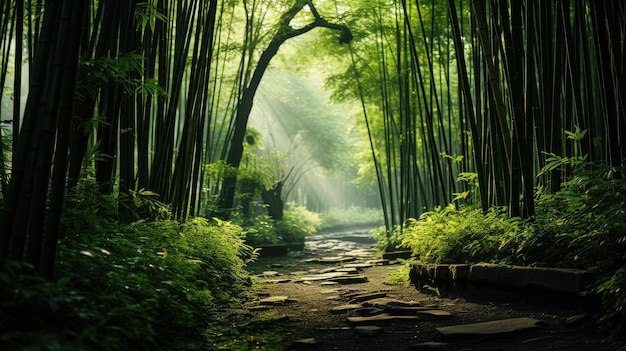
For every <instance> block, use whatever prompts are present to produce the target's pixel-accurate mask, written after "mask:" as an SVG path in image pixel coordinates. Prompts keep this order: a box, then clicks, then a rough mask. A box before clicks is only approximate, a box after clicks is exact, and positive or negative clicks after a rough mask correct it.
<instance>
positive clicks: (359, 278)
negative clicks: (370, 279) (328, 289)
mask: <svg viewBox="0 0 626 351" xmlns="http://www.w3.org/2000/svg"><path fill="white" fill-rule="evenodd" d="M328 280H329V281H331V282H335V283H339V284H344V285H345V284H360V283H366V282H367V277H366V276H363V275H354V274H350V275H348V276H343V277H336V278H331V279H328Z"/></svg>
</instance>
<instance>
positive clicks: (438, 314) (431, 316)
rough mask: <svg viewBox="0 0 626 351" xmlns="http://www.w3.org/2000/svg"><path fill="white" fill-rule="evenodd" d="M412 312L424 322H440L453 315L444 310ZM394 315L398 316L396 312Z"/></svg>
mask: <svg viewBox="0 0 626 351" xmlns="http://www.w3.org/2000/svg"><path fill="white" fill-rule="evenodd" d="M408 308H410V307H408ZM405 311H406V310H405ZM412 312H413V314H414V315H416V316H418V317H419V318H420V319H421V320H423V321H438V320H441V319H448V318H451V317H452V313H450V312H448V311H443V310H415V311H412ZM394 313H395V314H398V313H396V312H394Z"/></svg>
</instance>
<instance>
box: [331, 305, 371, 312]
mask: <svg viewBox="0 0 626 351" xmlns="http://www.w3.org/2000/svg"><path fill="white" fill-rule="evenodd" d="M361 307H363V306H362V305H361V304H358V303H351V304H347V305H341V306H336V307H333V308H331V309H330V310H328V313H330V314H342V313H346V312H348V311H354V310H358V309H359V308H361Z"/></svg>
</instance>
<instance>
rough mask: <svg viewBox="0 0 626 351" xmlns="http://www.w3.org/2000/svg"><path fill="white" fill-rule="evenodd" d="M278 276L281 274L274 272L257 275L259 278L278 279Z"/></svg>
mask: <svg viewBox="0 0 626 351" xmlns="http://www.w3.org/2000/svg"><path fill="white" fill-rule="evenodd" d="M280 275H281V274H280V273H279V272H276V271H265V272H263V273H261V274H259V275H258V276H259V277H278V276H280Z"/></svg>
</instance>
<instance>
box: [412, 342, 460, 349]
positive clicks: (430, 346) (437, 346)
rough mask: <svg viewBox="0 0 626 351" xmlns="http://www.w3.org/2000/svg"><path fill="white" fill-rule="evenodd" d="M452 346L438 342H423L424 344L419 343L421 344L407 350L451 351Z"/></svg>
mask: <svg viewBox="0 0 626 351" xmlns="http://www.w3.org/2000/svg"><path fill="white" fill-rule="evenodd" d="M449 345H450V344H446V343H444V342H436V341H427V342H423V343H419V344H415V345H413V346H410V347H409V348H408V349H407V350H413V351H416V350H417V351H428V350H431V351H432V350H435V351H446V350H450V348H448V346H449Z"/></svg>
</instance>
